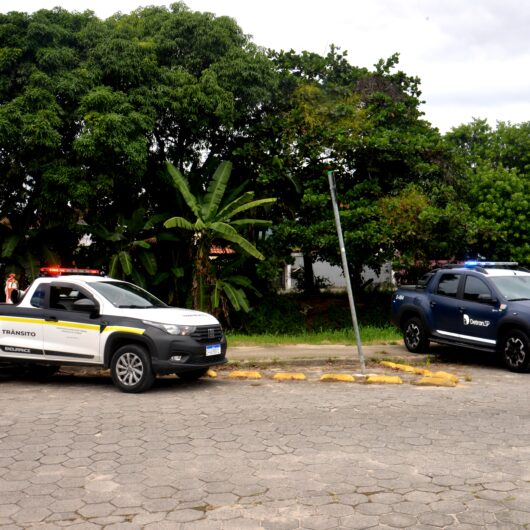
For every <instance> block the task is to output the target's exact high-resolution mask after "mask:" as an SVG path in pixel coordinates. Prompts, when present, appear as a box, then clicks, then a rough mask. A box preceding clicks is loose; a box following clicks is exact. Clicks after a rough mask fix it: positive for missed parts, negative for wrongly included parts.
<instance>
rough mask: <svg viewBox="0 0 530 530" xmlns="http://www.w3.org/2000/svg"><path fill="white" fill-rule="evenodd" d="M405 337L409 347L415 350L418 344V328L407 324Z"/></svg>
mask: <svg viewBox="0 0 530 530" xmlns="http://www.w3.org/2000/svg"><path fill="white" fill-rule="evenodd" d="M406 336H407V342H408V343H409V346H410V347H411V348H415V347H416V346H418V344H419V342H420V328H418V326H417V325H416V324H409V326H408V327H407V335H406Z"/></svg>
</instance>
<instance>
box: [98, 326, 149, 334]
mask: <svg viewBox="0 0 530 530" xmlns="http://www.w3.org/2000/svg"><path fill="white" fill-rule="evenodd" d="M114 331H122V332H124V333H136V334H137V335H143V334H144V333H145V329H141V328H129V327H127V326H107V327H106V328H105V329H104V330H103V332H104V333H113V332H114Z"/></svg>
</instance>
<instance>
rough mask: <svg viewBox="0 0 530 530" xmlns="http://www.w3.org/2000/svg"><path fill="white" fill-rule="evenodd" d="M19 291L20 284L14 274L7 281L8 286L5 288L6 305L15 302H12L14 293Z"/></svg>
mask: <svg viewBox="0 0 530 530" xmlns="http://www.w3.org/2000/svg"><path fill="white" fill-rule="evenodd" d="M16 290H18V282H17V278H16V276H15V273H14V272H12V273H11V274H10V275H9V276H8V277H7V280H6V286H5V294H6V304H12V303H13V300H11V297H12V295H13V292H14V291H16Z"/></svg>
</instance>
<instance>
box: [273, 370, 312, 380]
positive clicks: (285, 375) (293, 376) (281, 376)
mask: <svg viewBox="0 0 530 530" xmlns="http://www.w3.org/2000/svg"><path fill="white" fill-rule="evenodd" d="M273 379H274V380H276V381H305V380H306V379H307V378H306V376H305V374H302V373H299V372H278V373H277V374H274V377H273Z"/></svg>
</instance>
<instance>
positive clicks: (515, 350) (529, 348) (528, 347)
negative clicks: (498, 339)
mask: <svg viewBox="0 0 530 530" xmlns="http://www.w3.org/2000/svg"><path fill="white" fill-rule="evenodd" d="M501 354H502V359H503V361H504V364H505V365H506V367H507V368H508V369H509V370H511V371H512V372H528V369H529V367H530V340H528V335H527V334H526V333H524V332H523V331H520V330H518V329H514V330H512V331H509V332H508V333H507V334H506V335H505V336H504V337H503V339H502V343H501Z"/></svg>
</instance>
